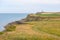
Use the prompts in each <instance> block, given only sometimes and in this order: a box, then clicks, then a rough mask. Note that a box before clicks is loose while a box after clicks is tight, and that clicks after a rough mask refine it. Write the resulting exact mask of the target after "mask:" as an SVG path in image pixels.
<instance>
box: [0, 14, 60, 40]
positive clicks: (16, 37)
mask: <svg viewBox="0 0 60 40" xmlns="http://www.w3.org/2000/svg"><path fill="white" fill-rule="evenodd" d="M40 16H42V17H43V16H46V17H52V16H54V17H57V16H58V17H59V18H60V14H59V15H58V14H39V15H38V14H36V15H33V14H31V15H29V16H27V18H26V19H24V20H23V21H24V22H23V21H16V22H14V23H11V24H9V25H7V26H6V27H5V28H6V30H5V31H7V32H4V34H3V33H2V32H1V33H0V34H3V35H0V40H60V19H59V18H57V19H58V20H55V19H54V20H49V19H48V20H44V19H43V18H42V19H43V20H40V19H41V18H40ZM51 19H53V18H51ZM24 23H26V24H24Z"/></svg>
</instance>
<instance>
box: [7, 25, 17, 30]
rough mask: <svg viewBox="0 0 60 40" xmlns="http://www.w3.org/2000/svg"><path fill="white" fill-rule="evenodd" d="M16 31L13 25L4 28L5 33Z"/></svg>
mask: <svg viewBox="0 0 60 40" xmlns="http://www.w3.org/2000/svg"><path fill="white" fill-rule="evenodd" d="M15 29H16V26H14V25H9V26H7V27H6V31H14V30H15Z"/></svg>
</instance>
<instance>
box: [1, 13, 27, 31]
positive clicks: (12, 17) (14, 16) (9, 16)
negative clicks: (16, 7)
mask: <svg viewBox="0 0 60 40" xmlns="http://www.w3.org/2000/svg"><path fill="white" fill-rule="evenodd" d="M27 15H28V13H0V31H3V30H5V28H4V26H5V25H7V24H8V23H10V22H13V21H18V20H21V19H24V18H26V17H27Z"/></svg>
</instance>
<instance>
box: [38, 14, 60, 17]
mask: <svg viewBox="0 0 60 40" xmlns="http://www.w3.org/2000/svg"><path fill="white" fill-rule="evenodd" d="M37 15H38V16H47V17H60V14H37Z"/></svg>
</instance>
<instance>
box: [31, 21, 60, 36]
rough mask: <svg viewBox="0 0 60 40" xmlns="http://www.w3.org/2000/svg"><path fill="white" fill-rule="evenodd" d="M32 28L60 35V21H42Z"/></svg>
mask: <svg viewBox="0 0 60 40" xmlns="http://www.w3.org/2000/svg"><path fill="white" fill-rule="evenodd" d="M32 28H33V30H37V31H43V32H46V33H49V34H53V35H57V36H60V21H40V22H37V23H35V24H34V26H33V27H32Z"/></svg>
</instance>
